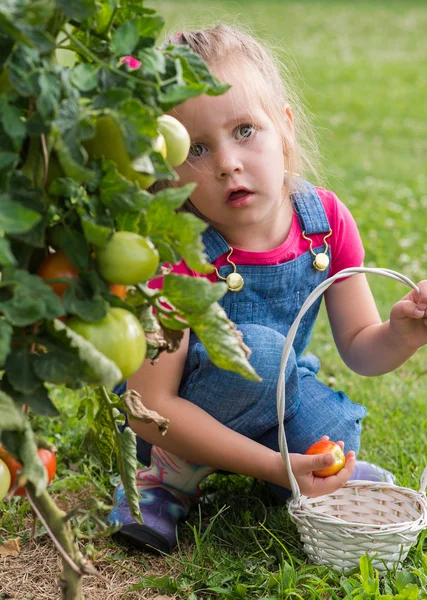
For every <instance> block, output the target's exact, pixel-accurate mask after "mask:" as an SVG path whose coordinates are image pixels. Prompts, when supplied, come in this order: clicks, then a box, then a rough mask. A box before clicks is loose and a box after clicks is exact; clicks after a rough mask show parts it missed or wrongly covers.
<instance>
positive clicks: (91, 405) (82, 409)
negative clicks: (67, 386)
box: [77, 387, 99, 428]
mask: <svg viewBox="0 0 427 600" xmlns="http://www.w3.org/2000/svg"><path fill="white" fill-rule="evenodd" d="M86 392H87V393H86V395H85V397H84V398H83V399H82V401H81V402H80V404H79V408H78V411H77V419H79V420H80V419H83V417H85V418H86V423H87V426H88V427H89V428H90V427H91V425H92V423H93V421H94V419H95V417H96V415H97V413H98V410H99V401H98V393H99V391H98V389H95V390H93V389H92V388H89V387H86Z"/></svg>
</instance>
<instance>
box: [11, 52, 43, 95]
mask: <svg viewBox="0 0 427 600" xmlns="http://www.w3.org/2000/svg"><path fill="white" fill-rule="evenodd" d="M39 72H40V57H39V53H38V51H37V50H36V49H35V48H29V47H28V46H22V45H20V46H18V47H17V48H16V49H15V51H14V52H13V53H12V56H11V58H10V61H9V64H8V73H9V79H10V82H11V84H12V86H13V87H14V88H15V90H16V91H17V92H18V94H20V95H22V96H32V95H33V96H37V95H38V94H39V92H40V87H39V83H38V78H39Z"/></svg>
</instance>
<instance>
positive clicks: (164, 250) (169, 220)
mask: <svg viewBox="0 0 427 600" xmlns="http://www.w3.org/2000/svg"><path fill="white" fill-rule="evenodd" d="M193 189H194V186H193V185H192V184H190V185H188V186H185V187H183V188H177V189H171V188H169V189H167V190H163V191H161V192H159V193H158V194H156V196H155V198H154V200H153V201H152V202H151V203H150V205H149V206H148V208H147V212H146V216H145V222H144V223H143V224H142V226H141V229H142V230H141V233H142V234H144V235H149V236H150V238H151V239H152V240H153V242H154V244H155V245H156V246H157V248H158V250H159V252H160V258H161V260H162V261H164V262H167V261H168V260H170V248H172V249H173V251H175V252H176V253H177V255H178V256H179V257H181V258H184V259H185V261H186V263H187V265H188V266H189V267H190V269H194V270H195V271H198V272H199V273H211V272H212V270H213V267H212V266H211V265H210V264H208V263H207V261H206V257H205V255H204V252H203V250H204V246H203V243H202V240H201V237H200V235H201V233H202V232H203V231H204V230H205V229H206V228H207V226H208V225H207V223H205V222H204V221H202V220H201V219H199V218H198V217H196V216H195V215H193V214H191V213H188V212H179V213H175V212H174V209H175V208H178V207H179V206H181V205H182V204H183V203H184V202H185V200H186V199H187V198H188V196H189V195H190V194H191V191H192V190H193ZM165 244H167V245H165ZM173 262H178V261H177V260H174V261H173Z"/></svg>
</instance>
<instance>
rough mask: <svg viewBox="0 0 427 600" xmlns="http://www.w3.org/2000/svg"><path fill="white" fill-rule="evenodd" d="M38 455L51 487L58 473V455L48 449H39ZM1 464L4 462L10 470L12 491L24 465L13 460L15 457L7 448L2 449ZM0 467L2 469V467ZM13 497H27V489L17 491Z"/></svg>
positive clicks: (0, 448) (0, 453) (21, 488)
mask: <svg viewBox="0 0 427 600" xmlns="http://www.w3.org/2000/svg"><path fill="white" fill-rule="evenodd" d="M37 454H38V456H39V458H40V460H41V461H42V463H43V466H44V468H45V469H46V473H47V483H48V485H49V483H50V482H51V481H52V479H53V477H54V475H55V473H56V455H55V453H54V452H51V451H50V450H47V449H46V448H39V449H38V450H37ZM0 462H4V464H5V465H6V466H7V468H8V470H9V479H10V483H9V488H8V490H10V489H12V488H13V486H14V485H15V481H16V478H17V476H18V473H19V471H21V469H22V465H21V463H20V462H19V461H17V460H16V459H15V458H13V456H12V455H11V454H9V453H8V452H7V450H5V448H2V447H0ZM0 467H1V465H0ZM0 477H1V472H0ZM13 495H14V496H25V495H26V491H25V488H24V487H20V488H18V489H17V490H15V492H14V493H13Z"/></svg>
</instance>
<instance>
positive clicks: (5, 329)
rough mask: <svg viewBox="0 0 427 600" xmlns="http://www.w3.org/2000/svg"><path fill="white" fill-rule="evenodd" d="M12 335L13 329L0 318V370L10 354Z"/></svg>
mask: <svg viewBox="0 0 427 600" xmlns="http://www.w3.org/2000/svg"><path fill="white" fill-rule="evenodd" d="M12 333H13V329H12V327H11V326H10V325H9V323H8V322H7V321H5V320H4V319H1V318H0V370H1V367H2V365H3V364H4V361H5V360H6V357H7V355H8V354H9V352H10V341H11V339H12ZM0 414H1V413H0Z"/></svg>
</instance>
